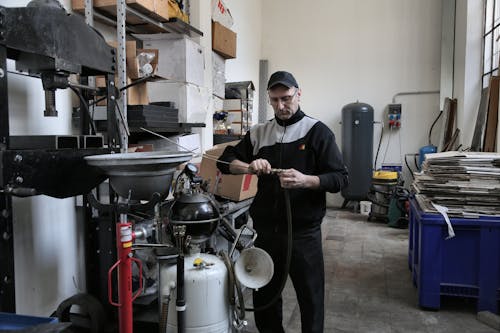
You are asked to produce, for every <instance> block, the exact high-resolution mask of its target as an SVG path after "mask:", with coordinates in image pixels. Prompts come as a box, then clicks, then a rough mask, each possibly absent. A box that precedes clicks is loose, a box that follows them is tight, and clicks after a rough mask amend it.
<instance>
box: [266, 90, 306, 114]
mask: <svg viewBox="0 0 500 333" xmlns="http://www.w3.org/2000/svg"><path fill="white" fill-rule="evenodd" d="M268 93H269V104H271V106H272V107H273V109H274V114H275V115H276V117H278V118H279V119H281V120H287V119H290V118H291V117H292V116H293V115H294V114H295V112H297V110H298V109H299V102H300V94H301V91H300V89H299V88H296V87H291V88H287V87H285V86H282V85H278V86H276V87H273V88H271V89H269V91H268Z"/></svg>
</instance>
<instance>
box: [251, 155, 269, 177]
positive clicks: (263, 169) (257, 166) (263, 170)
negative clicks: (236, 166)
mask: <svg viewBox="0 0 500 333" xmlns="http://www.w3.org/2000/svg"><path fill="white" fill-rule="evenodd" d="M248 170H249V171H250V173H255V174H257V175H259V176H260V175H263V174H265V175H268V174H270V173H271V164H270V163H269V161H268V160H265V159H263V158H258V159H256V160H254V161H252V163H250V164H249V165H248Z"/></svg>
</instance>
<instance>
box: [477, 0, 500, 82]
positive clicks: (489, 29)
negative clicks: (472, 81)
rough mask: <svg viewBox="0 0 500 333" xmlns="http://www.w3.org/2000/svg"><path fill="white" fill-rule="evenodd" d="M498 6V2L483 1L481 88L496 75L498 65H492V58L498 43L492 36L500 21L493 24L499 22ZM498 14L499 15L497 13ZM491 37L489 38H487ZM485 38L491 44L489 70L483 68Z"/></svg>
mask: <svg viewBox="0 0 500 333" xmlns="http://www.w3.org/2000/svg"><path fill="white" fill-rule="evenodd" d="M490 1H492V3H493V8H492V13H491V15H492V17H491V27H487V26H486V19H487V12H488V4H489V3H490ZM498 6H500V2H499V1H497V0H485V1H484V22H483V31H484V33H483V57H482V62H483V73H482V76H481V87H482V88H484V87H485V86H487V85H485V82H484V81H485V78H486V77H491V76H492V75H493V74H495V72H497V73H498V66H499V64H498V63H497V64H493V57H494V51H493V50H494V47H495V45H499V41H498V40H497V41H495V38H494V34H495V31H496V30H499V29H500V21H499V22H498V23H496V24H495V19H499V20H500V15H499V16H498V17H496V13H495V12H496V10H497V8H498ZM499 14H500V13H499ZM489 35H491V36H489ZM487 38H491V41H490V44H491V50H490V51H491V52H490V54H489V56H490V59H491V61H490V67H489V68H486V67H485V65H486V64H485V61H484V59H485V57H486V43H487V40H486V39H487ZM499 51H500V50H499ZM499 59H500V54H499Z"/></svg>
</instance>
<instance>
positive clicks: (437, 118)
mask: <svg viewBox="0 0 500 333" xmlns="http://www.w3.org/2000/svg"><path fill="white" fill-rule="evenodd" d="M442 114H443V110H441V111H439V114H438V116H437V117H436V119H435V120H434V122H433V123H432V125H431V128H430V129H429V145H432V141H431V136H432V129H433V128H434V125H436V123H437V121H438V120H439V118H441V115H442Z"/></svg>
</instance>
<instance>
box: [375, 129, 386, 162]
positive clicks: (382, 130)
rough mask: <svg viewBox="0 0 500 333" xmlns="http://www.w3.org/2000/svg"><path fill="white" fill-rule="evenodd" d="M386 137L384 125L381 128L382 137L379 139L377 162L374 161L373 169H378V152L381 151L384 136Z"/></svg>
mask: <svg viewBox="0 0 500 333" xmlns="http://www.w3.org/2000/svg"><path fill="white" fill-rule="evenodd" d="M383 137H384V126H383V125H382V129H381V130H380V139H379V140H378V147H377V154H376V155H375V162H374V163H373V170H376V169H377V160H378V153H379V152H380V146H381V145H382V138H383Z"/></svg>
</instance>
